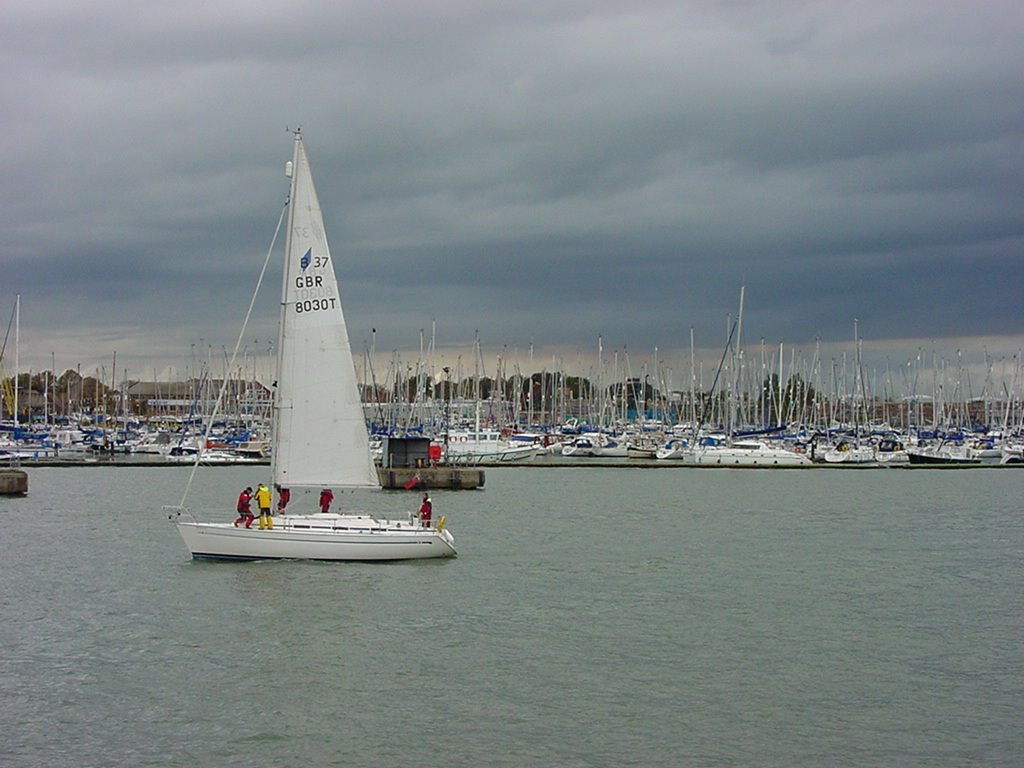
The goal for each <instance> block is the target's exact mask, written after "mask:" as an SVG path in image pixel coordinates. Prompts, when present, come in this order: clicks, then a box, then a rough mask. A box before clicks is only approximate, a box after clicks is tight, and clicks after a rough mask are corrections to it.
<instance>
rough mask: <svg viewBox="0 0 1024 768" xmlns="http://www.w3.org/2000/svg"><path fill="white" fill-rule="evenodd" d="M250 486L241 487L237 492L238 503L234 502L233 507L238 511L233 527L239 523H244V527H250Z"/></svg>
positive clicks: (251, 518)
mask: <svg viewBox="0 0 1024 768" xmlns="http://www.w3.org/2000/svg"><path fill="white" fill-rule="evenodd" d="M250 504H252V488H243V489H242V492H241V493H240V494H238V503H237V504H235V509H236V510H237V511H238V519H237V520H235V528H237V527H238V524H239V523H245V527H246V528H250V527H252V521H253V519H254V518H253V516H252V507H250V506H249V505H250Z"/></svg>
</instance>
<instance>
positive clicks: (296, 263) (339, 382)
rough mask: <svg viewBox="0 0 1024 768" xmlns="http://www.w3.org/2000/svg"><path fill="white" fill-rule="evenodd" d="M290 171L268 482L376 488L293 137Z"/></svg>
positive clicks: (327, 261) (323, 249)
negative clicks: (293, 150) (270, 462)
mask: <svg viewBox="0 0 1024 768" xmlns="http://www.w3.org/2000/svg"><path fill="white" fill-rule="evenodd" d="M291 170H292V183H291V197H290V210H289V213H288V234H287V238H286V246H285V267H284V281H283V286H282V290H281V324H280V336H279V339H278V345H277V349H278V373H277V388H276V391H275V397H274V436H273V439H274V447H273V453H272V459H271V461H272V464H273V467H272V476H273V481H274V483H276V484H279V485H281V486H282V487H289V488H303V487H320V488H346V487H348V488H352V487H379V480H378V477H377V471H376V469H375V467H374V464H373V458H372V456H371V454H370V446H369V438H368V436H367V433H366V422H365V419H364V416H363V408H362V402H361V400H360V397H359V387H358V384H357V381H356V371H355V364H354V363H353V359H352V348H351V345H350V344H349V339H348V331H347V329H346V326H345V316H344V314H343V313H342V309H341V296H340V293H339V291H338V281H337V278H336V277H335V274H334V266H333V264H332V262H331V252H330V248H328V245H327V236H326V234H325V232H324V222H323V215H322V213H321V211H320V203H319V202H318V200H317V196H316V189H315V188H314V186H313V177H312V174H311V172H310V167H309V159H308V158H307V157H306V150H305V147H304V146H303V143H302V135H301V134H300V133H296V134H295V156H294V160H293V161H292V169H291Z"/></svg>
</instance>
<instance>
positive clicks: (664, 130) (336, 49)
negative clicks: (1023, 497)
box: [0, 0, 1024, 378]
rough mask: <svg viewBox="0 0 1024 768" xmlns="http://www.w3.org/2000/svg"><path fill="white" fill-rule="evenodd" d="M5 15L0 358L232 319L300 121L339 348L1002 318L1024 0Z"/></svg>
mask: <svg viewBox="0 0 1024 768" xmlns="http://www.w3.org/2000/svg"><path fill="white" fill-rule="evenodd" d="M3 17H4V23H3V24H2V25H0V63H2V65H3V72H4V76H3V80H2V84H0V89H2V91H0V93H2V103H3V110H2V111H0V121H2V126H3V129H4V130H3V135H4V137H5V141H4V142H3V144H2V147H0V153H2V157H3V168H4V183H3V186H2V189H3V206H2V210H0V317H2V319H3V322H4V325H6V321H7V317H8V315H9V313H10V309H11V307H12V306H13V301H14V294H15V293H16V292H20V293H21V295H22V325H21V340H22V343H21V350H20V351H21V359H22V368H23V369H24V368H26V367H32V368H33V369H35V370H40V369H42V368H49V367H50V365H51V360H54V361H55V365H56V368H57V369H58V372H60V371H62V370H64V369H66V368H70V367H75V365H81V366H82V369H83V372H84V371H90V372H91V371H92V369H94V368H95V367H96V366H100V365H106V366H108V368H109V366H110V365H111V358H112V356H113V354H114V353H115V352H116V353H117V356H118V363H117V367H118V369H119V370H120V369H122V368H127V369H128V370H129V375H130V376H131V377H133V378H151V377H152V376H153V374H154V372H156V373H157V375H161V376H163V375H170V374H171V373H173V372H175V371H176V372H177V373H179V374H180V373H182V372H183V371H184V367H183V366H185V365H186V364H188V361H189V358H190V356H191V355H192V354H194V352H195V349H196V348H197V347H198V348H200V349H203V348H205V349H208V350H209V349H212V350H215V351H220V350H222V348H225V347H226V348H227V349H228V350H230V349H231V347H232V346H233V345H234V342H235V338H236V336H237V333H238V329H239V325H240V322H241V319H242V317H243V316H244V313H245V309H246V307H247V305H248V301H249V299H250V296H251V294H252V290H253V287H254V284H255V280H256V277H257V274H258V270H259V267H260V265H261V263H262V260H263V257H264V254H265V252H266V250H267V248H268V247H269V244H270V239H271V236H272V234H273V230H274V226H275V224H276V222H277V218H278V215H279V213H280V209H281V204H282V203H283V201H284V197H285V193H286V180H285V179H284V177H283V166H284V163H285V161H286V160H288V159H289V158H290V156H291V140H290V137H289V135H288V134H287V133H286V128H287V127H293V128H294V127H295V126H297V125H301V127H302V129H303V132H304V134H305V137H306V146H307V149H308V151H309V154H310V158H311V161H312V164H313V170H314V175H315V180H316V184H317V188H318V192H319V196H320V200H321V203H322V205H323V208H324V213H325V217H326V219H327V230H328V234H329V237H330V239H331V247H332V253H333V256H334V260H335V267H336V270H337V271H338V273H339V280H340V282H341V285H342V295H343V300H344V302H345V309H346V316H347V319H348V323H349V329H350V335H351V336H352V342H353V346H354V347H355V348H357V349H360V348H362V347H363V346H364V344H369V343H370V342H371V339H374V338H375V341H376V348H377V351H378V352H379V353H381V354H382V355H385V354H386V353H387V352H390V350H393V349H397V350H404V351H406V353H408V354H415V350H417V349H418V348H419V344H420V332H421V329H423V330H424V331H425V332H426V333H427V334H429V333H430V330H431V328H432V324H433V323H436V329H437V344H438V348H439V350H442V351H445V354H446V355H447V356H448V360H449V361H450V360H451V359H452V358H454V357H455V356H456V355H457V354H463V355H465V354H467V350H468V349H469V348H471V346H472V343H473V338H474V333H475V332H476V331H479V333H480V338H481V342H482V344H483V347H484V352H485V355H488V356H494V355H499V354H502V353H504V354H505V355H507V356H511V355H513V354H518V356H519V357H520V359H523V360H525V356H526V351H527V350H528V349H529V348H530V346H531V345H533V348H534V354H535V359H536V360H541V361H545V365H546V366H547V367H550V361H551V360H553V359H558V360H562V361H564V362H565V364H566V366H567V367H573V365H574V364H575V362H576V360H577V359H583V358H586V359H589V358H592V357H593V356H594V355H595V354H596V350H597V339H598V337H599V336H600V337H601V339H602V344H603V347H604V349H605V351H606V353H609V354H610V353H611V352H612V351H614V350H627V349H628V354H629V355H630V356H631V358H632V363H633V365H634V366H639V365H640V364H641V363H642V361H647V360H649V359H650V358H651V356H652V355H653V350H654V348H655V347H657V348H658V350H659V351H658V355H659V357H660V359H661V360H662V361H663V362H665V361H667V362H668V363H669V364H674V365H675V366H676V368H677V370H681V369H682V368H683V367H684V366H686V365H688V359H689V343H690V328H691V327H692V328H693V329H694V337H695V340H696V344H697V346H698V347H699V348H701V350H702V351H703V352H702V354H704V356H705V357H707V358H708V359H714V358H715V357H717V351H718V350H720V348H721V345H722V344H723V343H724V340H725V336H726V332H727V323H728V317H729V315H730V314H732V315H733V316H735V313H736V308H737V302H738V297H739V288H740V285H741V284H745V285H746V306H745V317H744V327H745V341H746V342H747V343H748V344H756V343H757V342H758V340H759V339H762V338H763V339H765V341H766V343H767V344H768V345H774V346H777V345H778V344H779V343H780V342H784V343H785V344H786V345H787V348H796V349H798V350H801V354H804V355H807V356H810V354H812V352H813V349H814V346H815V341H816V339H820V340H821V342H822V343H823V344H825V345H826V346H827V347H828V348H829V349H830V350H832V354H835V353H837V351H841V350H844V349H846V350H852V344H851V342H852V337H853V325H854V319H855V318H856V319H857V320H858V325H859V332H860V335H861V336H862V337H863V338H864V339H865V351H866V352H870V354H871V355H873V356H874V359H875V360H876V361H877V360H880V359H881V357H882V356H885V357H887V358H888V357H890V356H891V359H892V361H893V363H894V364H897V365H898V364H901V363H905V361H906V360H907V359H908V358H909V357H911V356H913V355H914V354H916V353H920V350H922V349H925V350H926V352H927V354H939V355H942V356H951V355H953V354H955V350H957V349H959V350H963V351H964V352H965V354H967V355H968V356H969V362H971V363H972V364H974V365H977V364H978V363H979V362H980V361H982V360H983V359H984V356H985V355H989V356H991V357H992V358H1001V359H1010V358H1012V356H1014V355H1016V354H1017V352H1018V351H1019V350H1020V349H1021V347H1022V346H1024V310H1022V300H1021V297H1022V295H1024V250H1022V246H1024V184H1022V181H1021V179H1022V178H1024V141H1022V139H1024V76H1022V75H1024V67H1022V64H1024V54H1022V53H1021V40H1024V6H1022V5H1021V4H1020V3H1019V2H1010V1H1009V0H1007V1H1006V2H982V3H971V4H967V3H962V4H961V3H938V4H937V3H932V2H925V1H924V0H920V1H919V2H889V3H849V2H845V3H840V2H785V1H781V2H780V1H775V2H718V1H716V2H692V3H690V2H678V1H676V2H656V1H653V0H652V1H649V2H644V1H640V2H630V3H622V2H558V3H551V2H532V1H521V2H516V3H481V2H456V1H452V2H429V3H423V2H412V0H407V1H405V2H383V3H382V2H373V1H370V0H367V1H366V2H361V1H357V2H333V1H332V2H315V1H314V2H306V3H284V2H251V3H249V2H246V3H226V2H175V3H167V4H149V3H124V2H89V1H85V2H74V3H72V2H47V1H46V0H42V1H41V2H34V3H31V4H29V3H25V4H20V5H13V4H8V6H7V7H6V8H5V9H4V11H3ZM277 290H278V284H277V281H276V280H271V281H270V284H269V285H268V286H266V287H265V288H264V291H263V295H262V297H261V301H260V303H259V309H258V312H257V316H256V318H255V321H254V325H253V326H252V327H251V328H250V330H249V332H248V333H247V335H246V342H245V343H246V346H247V347H248V348H250V349H253V350H255V349H259V348H261V347H265V344H266V342H267V340H269V339H271V338H274V337H275V336H276V331H275V326H276V303H277V301H276V298H277ZM372 329H376V331H377V333H376V335H375V337H374V335H373V334H372ZM787 354H788V353H787ZM524 365H525V364H524ZM8 367H10V366H8ZM534 367H535V368H536V369H539V368H541V367H543V366H542V364H541V363H538V364H537V365H535V366H534ZM172 368H173V369H174V371H171V370H170V369H172ZM119 375H120V373H119Z"/></svg>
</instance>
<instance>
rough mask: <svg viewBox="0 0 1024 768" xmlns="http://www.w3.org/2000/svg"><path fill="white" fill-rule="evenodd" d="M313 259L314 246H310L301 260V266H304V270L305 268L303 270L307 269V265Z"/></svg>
mask: <svg viewBox="0 0 1024 768" xmlns="http://www.w3.org/2000/svg"><path fill="white" fill-rule="evenodd" d="M312 260H313V249H312V248H310V249H309V250H308V251H306V252H305V253H304V254H303V255H302V260H301V261H300V262H299V266H300V267H302V270H303V271H305V270H306V267H308V266H309V263H310V262H311V261H312Z"/></svg>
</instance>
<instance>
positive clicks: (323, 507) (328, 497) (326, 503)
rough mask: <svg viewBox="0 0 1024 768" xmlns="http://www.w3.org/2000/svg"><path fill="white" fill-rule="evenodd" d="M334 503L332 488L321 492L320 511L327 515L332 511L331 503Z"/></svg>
mask: <svg viewBox="0 0 1024 768" xmlns="http://www.w3.org/2000/svg"><path fill="white" fill-rule="evenodd" d="M332 501H334V492H333V491H331V489H330V488H324V489H323V490H322V491H320V511H321V512H322V513H323V514H325V515H326V514H327V513H328V512H330V511H331V502H332Z"/></svg>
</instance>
